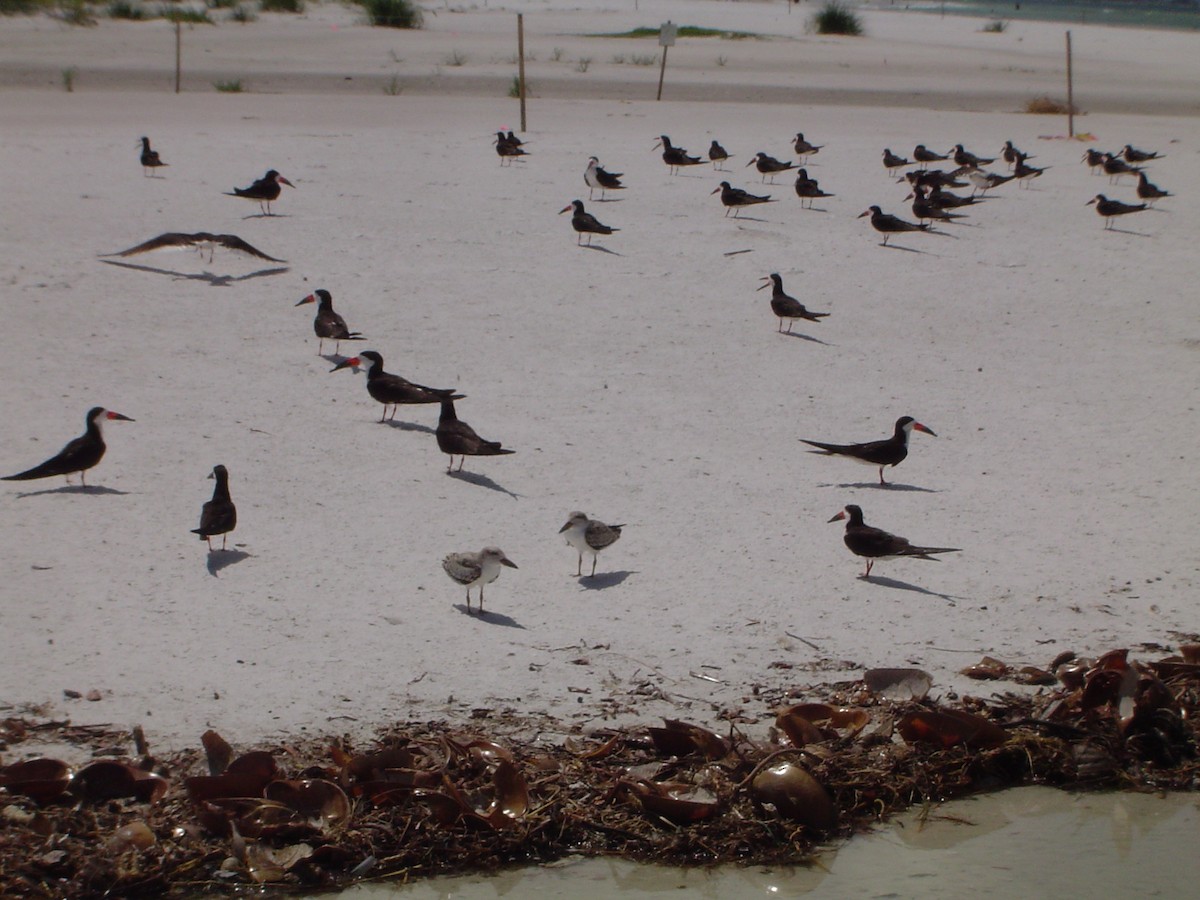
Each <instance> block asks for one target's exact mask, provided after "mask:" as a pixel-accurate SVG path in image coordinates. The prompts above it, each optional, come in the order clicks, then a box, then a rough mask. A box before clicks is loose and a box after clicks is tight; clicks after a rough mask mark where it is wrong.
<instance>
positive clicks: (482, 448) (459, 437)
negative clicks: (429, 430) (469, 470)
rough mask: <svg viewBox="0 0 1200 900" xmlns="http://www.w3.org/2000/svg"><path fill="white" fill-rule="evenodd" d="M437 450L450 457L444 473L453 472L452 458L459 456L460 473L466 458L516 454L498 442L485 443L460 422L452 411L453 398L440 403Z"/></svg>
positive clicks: (464, 423)
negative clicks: (460, 457) (448, 465)
mask: <svg viewBox="0 0 1200 900" xmlns="http://www.w3.org/2000/svg"><path fill="white" fill-rule="evenodd" d="M437 443H438V449H439V450H441V451H442V452H443V453H446V454H448V455H449V456H450V467H449V468H448V469H446V472H447V473H449V472H452V471H454V457H455V455H461V456H462V459H460V460H459V461H458V471H460V472H461V471H462V467H463V463H465V462H466V461H467V457H468V456H504V455H506V454H509V453H516V452H517V451H516V450H508V449H505V448H504V447H502V446H501V445H500V442H499V441H485V440H484V439H483V438H481V437H480V436H479V435H478V434H476V433H475V429H474V428H472V427H471V426H470V425H468V424H467V423H466V422H460V421H459V418H458V415H457V414H456V413H455V411H454V398H447V399H445V400H443V401H442V415H441V418H439V419H438V425H437Z"/></svg>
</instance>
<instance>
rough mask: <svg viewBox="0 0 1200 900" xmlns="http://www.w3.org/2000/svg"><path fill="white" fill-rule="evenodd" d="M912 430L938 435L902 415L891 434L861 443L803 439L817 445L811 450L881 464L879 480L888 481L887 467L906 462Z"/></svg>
mask: <svg viewBox="0 0 1200 900" xmlns="http://www.w3.org/2000/svg"><path fill="white" fill-rule="evenodd" d="M913 431H923V432H925V434H928V435H932V436H933V437H937V435H936V434H934V433H933V431H932V430H931V429H929V428H927V427H925V426H924V425H922V424H921V423H920V422H918V421H917V420H916V419H914V418H913V417H912V416H901V417H900V418H898V419H897V420H896V427H895V430H893V432H892V436H891V437H889V438H884V439H883V440H879V441H866V442H864V443H861V444H827V443H825V442H824V441H810V440H807V439H805V438H801V439H800V440H801V442H802V443H805V444H808V445H809V446H810V447H816V448H817V449H816V450H809V451H808V452H809V453H819V454H822V455H824V456H845V457H847V458H848V459H852V460H854V461H855V462H860V463H864V464H865V465H868V466H879V483H880V484H887V482H886V481H884V480H883V470H884V467H885V466H898V465H900V463H902V462H904V460H905V458H906V457H907V456H908V437H909V435H910V434H912V432H913Z"/></svg>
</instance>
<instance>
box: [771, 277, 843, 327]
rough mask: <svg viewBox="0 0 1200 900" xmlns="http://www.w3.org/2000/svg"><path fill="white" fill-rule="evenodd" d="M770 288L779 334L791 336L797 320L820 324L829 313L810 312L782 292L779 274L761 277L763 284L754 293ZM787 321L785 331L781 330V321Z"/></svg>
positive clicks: (772, 308)
mask: <svg viewBox="0 0 1200 900" xmlns="http://www.w3.org/2000/svg"><path fill="white" fill-rule="evenodd" d="M768 286H769V287H770V288H771V312H773V313H775V315H776V316H778V317H779V331H780V333H781V334H791V333H792V326H793V325H794V324H796V320H797V319H805V320H807V321H809V322H820V321H821V320H822V319H824V318H825V317H826V316H828V315H829V313H819V312H810V311H809V310H808V309H806V308H805V306H804V304H803V303H801V302H800V301H799V300H797V299H796V298H795V297H790V296H788V295H787V294H785V293H784V292H783V279H782V278H780V277H779V274H778V273H776V272H772V273H771V274H770V275H766V276H764V277H763V284H761V285H760V286H759V287H757V288H755V290H756V291H761V290H762V289H763V288H765V287H768ZM784 319H788V320H789V321H788V327H787V331H786V332H785V331H784V330H783V320H784Z"/></svg>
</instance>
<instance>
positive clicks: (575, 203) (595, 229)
mask: <svg viewBox="0 0 1200 900" xmlns="http://www.w3.org/2000/svg"><path fill="white" fill-rule="evenodd" d="M572 210H574V212H573V213H572V214H571V227H572V228H574V229H575V245H576V246H579V244H580V243H581V242H582V241H583V236H584V235H585V234H586V235H587V236H588V240H587V246H589V247H590V246H592V235H593V234H612V233H613V232H614V231H620V230H621V229H620V228H610V227H609V226H608V225H604V224H601V222H600V220H599V219H597V218H596V217H595V216H593V215H592V214H591V213H590V212H587V211H585V210H584V208H583V201H582V200H572V201H571V202H570V203H568V204H567V205H566V206H564V207H563V208H562V209H560V210H559V211H558V214H559V215H560V216H561V215H562V214H563V213H565V212H571V211H572Z"/></svg>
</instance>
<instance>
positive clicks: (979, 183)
mask: <svg viewBox="0 0 1200 900" xmlns="http://www.w3.org/2000/svg"><path fill="white" fill-rule="evenodd" d="M1016 177H1017V176H1016V175H997V174H996V173H995V172H985V171H983V170H982V169H975V170H973V171H971V172H968V173H967V180H968V181H970V182H971V184H973V185H974V186H975V187H974V190H975V191H979V193H981V194H986V193H987V192H988V191H990V190H991V189H992V188H996V187H1000V185H1002V184H1007V183H1008V182H1010V181H1012V180H1013V179H1014V178H1016ZM973 192H974V191H973ZM973 192H972V193H973Z"/></svg>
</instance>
